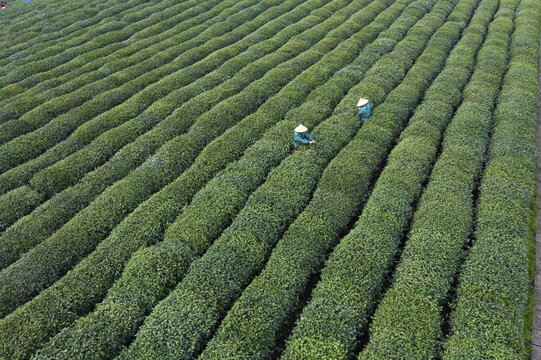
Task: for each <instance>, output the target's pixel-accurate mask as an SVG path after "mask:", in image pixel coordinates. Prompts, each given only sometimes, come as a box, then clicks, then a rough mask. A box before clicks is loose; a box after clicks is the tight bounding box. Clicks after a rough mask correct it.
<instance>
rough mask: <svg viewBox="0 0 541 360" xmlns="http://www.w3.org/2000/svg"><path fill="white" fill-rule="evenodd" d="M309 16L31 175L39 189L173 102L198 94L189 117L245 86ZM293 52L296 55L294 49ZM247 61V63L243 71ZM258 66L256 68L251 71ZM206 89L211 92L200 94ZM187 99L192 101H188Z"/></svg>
mask: <svg viewBox="0 0 541 360" xmlns="http://www.w3.org/2000/svg"><path fill="white" fill-rule="evenodd" d="M310 10H311V9H310V8H308V7H301V8H300V9H296V10H294V11H292V12H291V13H289V16H284V19H281V20H280V21H275V20H273V21H272V22H270V23H268V24H265V26H263V27H262V28H261V29H259V30H257V31H255V32H253V33H251V34H250V35H248V37H247V38H246V39H243V40H241V41H240V42H238V43H236V44H235V50H236V51H239V52H240V51H243V50H244V49H245V48H248V46H253V45H254V44H257V43H259V42H260V41H263V40H264V39H266V38H268V37H269V36H274V35H275V34H276V33H277V32H278V31H279V30H280V29H282V28H283V27H284V26H285V25H286V24H288V23H290V24H293V23H296V22H297V21H299V20H300V19H301V18H302V17H304V16H306V15H307V14H308V13H309V11H310ZM310 20H314V21H313V22H308V21H304V22H302V23H300V24H298V25H295V26H294V27H292V28H290V29H289V31H287V32H286V31H284V32H283V33H282V34H280V35H279V36H278V37H273V38H272V40H267V41H266V42H265V43H263V44H261V46H259V47H256V48H254V49H253V50H251V51H250V50H249V48H248V50H247V51H245V52H242V53H241V54H239V55H237V56H235V57H234V58H233V59H231V60H229V61H227V62H225V64H224V65H222V66H221V67H219V68H218V69H217V70H215V71H214V72H212V73H210V74H209V75H210V76H205V77H203V78H202V79H199V80H197V81H195V82H194V83H192V84H190V86H187V87H184V88H180V89H176V90H174V91H173V92H171V93H170V94H168V95H167V96H166V97H164V98H160V99H158V100H157V101H156V102H155V103H153V104H152V105H151V106H150V107H149V108H147V109H146V110H145V111H143V113H142V114H141V115H140V116H138V117H135V118H134V119H132V120H130V121H127V122H125V123H124V124H122V125H121V126H119V127H117V128H113V129H111V130H109V131H107V132H105V133H103V134H102V135H100V136H99V137H98V138H97V139H96V140H94V141H93V142H92V143H90V144H89V145H87V146H85V147H84V148H83V149H81V150H79V151H77V152H76V153H74V154H72V155H71V156H69V157H67V158H65V159H63V160H61V161H59V162H57V163H55V164H54V165H51V166H50V167H48V168H46V169H44V170H42V171H40V172H39V173H37V174H35V175H34V176H33V177H32V179H31V180H30V185H31V187H32V188H34V189H39V190H38V191H40V192H42V193H44V194H46V196H51V195H52V194H54V193H56V192H59V191H61V190H62V189H64V188H65V187H67V186H69V185H72V184H75V183H77V182H78V181H79V179H80V178H81V177H82V176H83V175H84V174H85V173H87V172H88V171H90V170H92V169H94V168H96V167H97V166H99V165H101V164H102V163H103V162H105V161H106V160H107V159H108V158H110V157H111V156H113V155H114V154H115V153H116V152H118V151H119V150H120V149H121V148H122V147H124V146H125V145H126V144H128V143H129V142H131V141H134V140H135V138H137V137H138V136H139V135H141V133H143V132H146V131H148V130H150V128H152V127H153V126H154V125H155V121H159V120H161V119H163V118H164V117H166V116H168V115H170V114H171V113H172V112H173V110H174V109H175V108H178V107H179V106H181V105H183V103H185V102H186V101H188V100H189V99H190V98H193V97H196V96H197V95H199V98H198V99H197V100H195V101H194V102H192V103H190V105H192V104H193V103H197V108H195V107H194V108H193V110H190V111H189V114H188V115H189V116H188V117H191V118H192V119H194V120H195V118H196V117H197V116H199V115H201V114H202V113H203V112H204V111H205V110H206V109H209V108H211V107H212V106H213V105H214V104H215V103H217V102H219V101H221V100H223V99H225V98H226V97H228V96H231V95H234V94H235V93H237V92H239V91H241V90H242V89H243V88H244V87H246V86H248V85H249V84H250V83H251V82H253V81H255V80H257V78H258V77H260V76H262V75H263V73H262V72H261V70H262V68H263V66H268V65H266V64H265V62H266V61H268V60H261V61H258V62H256V60H258V59H259V58H261V57H263V56H264V55H267V54H268V53H272V52H274V51H277V50H278V47H279V46H282V45H283V44H284V43H285V42H286V41H287V40H288V39H289V37H291V36H294V35H296V34H297V33H298V32H300V31H302V30H306V29H307V28H309V27H310V26H314V25H315V24H316V21H315V20H317V19H310ZM285 33H287V35H288V36H286V34H285ZM278 51H279V52H280V53H282V52H283V53H287V52H288V51H289V49H287V47H286V48H285V49H284V50H278ZM290 56H292V54H291V55H290ZM273 57H274V56H273ZM253 62H256V63H253ZM262 64H263V65H262ZM246 65H249V66H248V67H247V68H246V69H245V70H242V71H241V69H242V68H243V67H244V66H246ZM255 69H257V70H258V71H257V72H256V71H253V70H255ZM267 69H268V70H270V69H271V67H270V66H268V68H267ZM239 71H240V72H239ZM231 74H235V75H234V76H233V77H232V78H231V79H229V80H228V81H225V82H224V77H225V76H224V75H229V76H231ZM220 75H221V76H220ZM209 79H210V80H209ZM220 84H221V85H220ZM166 85H167V83H166ZM218 85H220V86H218ZM155 86H161V88H160V91H163V90H164V89H163V85H162V84H161V82H158V83H156V84H155ZM213 87H215V88H214V89H212V91H208V90H210V89H211V88H213ZM205 91H207V92H206V93H204V94H201V93H202V92H205ZM200 94H201V95H200ZM186 105H187V106H188V104H186ZM192 107H193V106H192ZM180 111H181V110H180V109H179V111H177V113H176V114H175V115H176V116H175V117H177V118H178V116H179V112H180ZM149 117H150V118H151V119H152V118H154V119H153V120H154V121H148V118H149ZM184 123H185V124H184V129H185V130H187V127H186V126H189V125H191V124H192V123H193V122H190V121H189V119H186V118H184ZM177 130H178V131H179V132H180V131H182V130H181V129H177ZM175 135H178V134H175ZM172 137H173V136H170V137H169V138H162V140H163V142H164V143H165V141H167V140H170V138H172ZM149 155H150V154H149Z"/></svg>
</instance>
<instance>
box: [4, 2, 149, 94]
mask: <svg viewBox="0 0 541 360" xmlns="http://www.w3.org/2000/svg"><path fill="white" fill-rule="evenodd" d="M142 5H143V4H142V2H141V0H131V1H126V2H125V3H122V4H119V5H115V6H111V7H109V8H107V9H106V10H105V11H99V12H98V13H96V14H82V13H81V12H82V11H85V10H86V9H81V8H79V9H78V10H77V11H74V12H71V13H69V14H68V15H65V14H62V15H61V17H62V18H68V19H69V20H68V21H67V22H66V21H62V22H60V23H59V22H53V24H50V25H49V26H48V27H47V28H46V29H42V31H41V32H42V34H41V35H40V37H39V40H40V41H39V43H37V44H36V43H34V42H30V41H29V42H25V43H23V44H19V46H16V47H14V48H7V49H2V50H1V51H0V58H4V57H7V56H6V55H7V54H8V53H9V54H10V55H9V60H10V62H9V63H8V64H6V68H5V69H4V70H7V71H9V70H11V69H13V68H16V67H18V66H22V65H26V64H29V63H31V62H32V61H36V60H39V59H45V58H49V57H52V56H53V55H56V54H58V53H60V52H62V51H63V50H65V49H67V47H65V45H66V44H67V43H70V45H71V46H79V45H81V43H83V42H84V40H83V41H81V40H79V38H80V37H81V35H82V34H83V32H84V31H85V30H88V29H85V27H89V26H94V25H96V24H97V23H100V27H101V24H106V23H109V22H115V23H117V24H118V25H120V26H122V27H124V26H126V25H128V23H126V22H122V21H121V19H123V18H124V16H126V15H128V14H130V13H133V12H135V11H140V10H142V8H143V6H142ZM74 18H78V19H81V23H79V24H78V26H73V23H74V22H75V21H73V20H74ZM49 23H50V21H49ZM83 24H84V25H83ZM25 31H32V29H28V30H25ZM21 45H22V46H21ZM2 55H3V56H2ZM0 94H1V91H0ZM2 99H4V98H2Z"/></svg>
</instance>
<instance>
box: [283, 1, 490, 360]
mask: <svg viewBox="0 0 541 360" xmlns="http://www.w3.org/2000/svg"><path fill="white" fill-rule="evenodd" d="M461 3H462V2H461ZM440 4H441V5H443V6H444V8H446V5H444V4H442V3H440V2H438V4H437V5H436V7H435V9H436V10H437V7H438V6H439V5H440ZM467 4H468V5H469V7H466V8H464V6H457V7H456V9H457V10H455V11H459V10H458V9H461V10H460V11H464V9H466V11H468V12H469V14H471V13H472V12H473V9H474V7H475V5H476V2H475V1H471V2H468V3H467ZM496 6H497V1H494V2H493V4H492V8H489V9H487V10H485V11H482V12H476V14H475V15H474V17H473V19H472V23H480V24H484V27H486V26H487V24H488V22H489V21H490V19H491V18H492V14H493V13H494V11H495V10H496ZM440 9H441V8H440ZM450 16H451V15H450ZM442 17H443V18H444V17H445V14H444V15H442ZM453 17H454V16H453ZM441 21H443V19H442V20H441ZM465 25H466V24H465V23H464V24H463V26H465ZM435 26H436V27H437V25H435ZM453 27H454V25H453ZM445 28H446V27H445V25H444V26H443V27H441V28H440V29H445ZM483 31H486V30H484V28H483ZM439 35H440V32H439V31H437V32H436V34H435V35H434V37H433V39H431V40H430V41H429V42H428V45H427V47H426V50H425V52H424V53H423V54H422V55H421V56H420V57H419V59H418V60H417V61H416V63H415V65H414V66H413V68H412V69H411V70H410V71H409V72H408V75H407V76H406V78H405V79H404V81H402V83H401V85H399V86H398V87H397V88H396V89H395V90H393V91H392V92H391V93H390V94H389V96H388V97H387V100H386V103H389V104H388V105H386V104H385V103H384V104H383V105H381V106H380V107H379V108H378V110H380V111H379V112H377V113H375V114H374V119H373V120H372V119H371V120H370V121H369V122H368V123H367V124H366V129H368V128H369V126H368V125H371V124H373V125H377V126H378V127H380V126H382V125H383V126H384V128H386V129H388V130H387V131H392V132H396V128H397V127H398V126H399V125H398V124H396V123H395V124H394V126H393V124H392V120H393V119H395V118H396V115H394V114H400V113H402V115H401V116H403V117H404V118H407V117H409V115H408V113H407V112H405V113H404V112H403V111H402V110H401V108H405V109H408V111H412V110H409V109H413V108H414V107H415V103H414V101H415V100H416V99H415V97H402V96H398V94H404V93H405V92H404V91H403V90H405V89H406V90H408V91H410V92H411V93H412V94H419V97H420V96H422V93H423V91H422V90H423V86H425V87H426V86H428V85H426V84H428V83H430V81H419V80H423V79H422V78H420V77H419V76H420V75H423V74H424V76H425V77H427V79H428V80H430V78H431V77H433V76H435V75H436V74H437V72H439V70H438V69H441V68H442V67H443V65H444V61H445V55H444V54H447V53H448V52H449V49H450V48H451V47H452V46H453V44H454V43H455V41H456V38H455V39H453V38H449V37H448V36H447V35H446V34H445V33H444V34H443V36H441V37H440V36H439ZM472 35H475V37H474V38H476V39H478V41H477V42H476V43H473V44H472V45H473V47H472V48H471V50H470V52H469V54H468V56H469V57H471V58H475V55H476V52H477V49H478V48H479V46H480V44H481V42H482V37H478V36H477V35H476V34H475V33H474V32H472V31H471V30H470V28H468V29H466V30H465V31H464V36H463V38H462V39H464V41H467V39H469V38H470V37H471V36H472ZM457 37H458V34H457ZM442 38H443V39H446V40H445V41H440V39H442ZM462 42H463V41H462V40H460V42H459V44H462ZM435 48H439V49H441V50H439V51H434V49H435ZM453 52H454V50H453V51H452V52H451V56H450V58H453V56H452V54H453ZM435 53H439V54H441V55H440V56H439V58H435V57H434V55H433V54H435ZM429 61H432V62H433V65H432V68H433V69H434V70H433V71H434V72H433V73H432V74H429V73H427V72H426V69H427V67H426V66H425V64H426V63H427V62H429ZM417 65H420V68H421V69H422V71H415V70H416V69H417ZM455 66H457V65H456V64H454V63H453V62H450V61H449V60H448V61H447V63H446V64H445V67H444V69H443V71H442V72H441V73H440V75H439V76H438V77H437V78H436V79H435V81H434V82H433V83H432V85H431V86H430V87H429V88H428V90H426V93H425V94H424V101H423V103H422V104H421V105H420V106H419V107H418V108H417V109H416V111H415V114H414V116H413V117H412V118H411V119H410V121H409V124H408V126H407V127H406V129H405V130H404V132H403V133H402V135H401V137H400V140H399V143H398V144H397V146H396V147H395V148H394V149H393V151H392V152H391V153H390V155H389V158H388V160H387V165H386V166H385V168H384V170H383V172H382V174H381V175H380V177H379V178H378V180H377V182H376V185H375V188H374V190H373V191H372V195H371V196H370V198H369V200H368V202H367V204H366V206H365V208H364V210H363V213H362V215H361V217H360V218H359V220H358V221H357V223H356V225H355V228H354V229H353V230H352V231H351V232H350V233H349V234H348V235H347V236H346V237H345V238H344V239H343V240H342V241H341V242H340V244H339V245H338V246H337V247H336V249H335V250H334V252H333V253H332V254H331V256H330V258H329V260H328V262H327V265H326V267H325V268H324V269H323V272H322V279H321V281H320V282H319V283H318V285H317V286H316V288H315V289H314V290H313V292H312V299H311V301H310V302H309V304H308V305H307V306H306V307H305V309H304V311H303V312H302V315H301V317H300V320H299V321H298V322H297V324H296V327H295V328H294V329H293V332H292V335H291V338H290V340H289V342H288V345H287V347H286V350H285V352H284V356H283V357H284V358H292V359H297V358H303V356H306V354H311V353H313V352H315V351H317V349H313V348H312V347H319V346H332V347H335V348H339V349H343V351H344V357H343V358H346V357H347V356H348V354H349V356H350V355H351V352H352V351H353V350H354V349H355V346H356V344H357V341H358V337H359V336H360V334H361V332H364V331H365V329H366V325H367V323H368V320H369V317H370V314H371V312H372V311H373V309H374V308H375V306H376V304H377V299H378V297H379V295H380V293H381V289H382V287H383V284H384V282H385V281H386V280H387V276H388V271H389V269H390V267H391V265H392V263H393V259H394V257H395V255H396V253H397V251H398V245H399V243H400V239H401V237H402V234H403V232H404V231H405V229H406V228H407V225H408V223H409V219H411V216H412V214H413V206H414V205H415V201H416V199H417V198H418V197H419V195H420V192H421V189H422V184H423V182H424V181H425V179H426V178H427V176H428V174H429V172H430V168H431V166H432V163H433V161H434V158H435V157H436V154H437V150H438V146H439V142H440V138H441V132H442V131H443V129H445V127H446V125H447V123H448V122H449V120H450V118H451V116H452V110H453V107H454V106H457V105H458V102H457V101H456V100H454V99H453V98H452V97H451V96H445V95H446V94H447V93H449V94H452V93H454V92H456V91H457V90H458V92H459V93H460V91H461V89H462V88H463V87H464V86H465V84H466V82H467V78H466V79H463V82H462V83H458V84H457V86H458V89H454V88H453V86H452V85H453V83H450V84H448V83H447V79H448V78H449V75H450V74H452V73H453V72H454V71H455V69H456V68H455ZM429 68H430V67H428V69H429ZM410 84H416V87H417V88H416V87H414V86H411V85H410ZM444 84H446V86H443V85H444ZM397 90H398V91H397ZM441 91H447V93H443V94H441ZM442 95H443V96H442ZM442 98H443V99H445V100H446V102H445V103H443V104H444V106H443V107H442V102H441V101H440V99H442ZM459 100H460V99H459ZM393 103H394V104H395V105H399V104H400V105H401V106H398V107H397V106H390V105H392V104H393ZM436 110H437V111H436ZM434 112H435V113H434ZM371 137H372V135H371ZM375 158H376V159H381V155H380V154H375ZM409 295H411V294H409ZM406 312H407V311H406ZM399 315H400V314H397V317H398V316H399ZM397 325H398V324H397V323H395V324H394V327H396V326H397ZM394 327H393V328H394ZM393 328H391V330H390V331H392V329H393ZM389 334H390V333H389ZM315 358H317V357H315ZM322 358H325V356H324V355H323V356H322Z"/></svg>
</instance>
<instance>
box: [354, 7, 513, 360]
mask: <svg viewBox="0 0 541 360" xmlns="http://www.w3.org/2000/svg"><path fill="white" fill-rule="evenodd" d="M518 3H519V1H518V0H501V1H500V7H499V9H498V12H497V13H496V15H495V16H494V20H493V21H492V23H491V24H490V26H489V28H488V32H487V36H486V39H485V43H484V45H483V47H482V48H481V50H480V51H479V54H478V55H477V64H476V67H475V72H474V73H473V75H472V77H471V80H470V82H469V84H468V85H467V86H466V88H465V89H464V91H463V95H462V104H461V105H460V107H459V108H458V110H457V111H456V114H455V116H454V117H453V119H452V120H451V122H450V124H449V126H448V128H447V130H446V131H445V133H444V139H443V144H442V150H441V154H440V155H439V157H438V160H437V161H436V163H435V164H434V167H433V170H432V173H431V175H430V179H429V182H428V185H427V186H426V188H425V189H424V191H423V195H422V197H421V199H420V201H419V206H418V208H417V210H416V211H415V214H414V216H413V222H412V225H411V230H410V231H409V234H408V239H407V242H406V245H405V248H404V250H403V251H402V255H401V257H400V262H399V263H398V266H397V268H396V271H395V273H394V276H393V283H392V286H391V287H390V289H389V290H388V291H387V292H386V293H385V295H384V296H383V298H382V300H381V301H380V302H379V304H378V307H377V309H376V313H375V315H374V317H373V319H372V324H371V325H370V341H369V343H368V344H367V346H366V347H365V349H364V350H363V352H362V353H361V354H360V356H359V359H382V358H386V357H391V356H397V357H401V358H406V359H413V358H423V359H428V358H434V357H436V356H437V355H438V353H439V349H440V339H442V338H443V332H442V323H443V321H444V319H443V313H442V312H443V309H442V305H443V304H444V303H445V302H446V300H447V299H446V297H447V294H448V293H449V291H451V287H452V284H453V280H454V279H455V277H456V273H457V271H458V269H459V266H460V260H461V258H462V257H463V255H464V254H463V252H464V250H463V248H464V247H465V246H466V245H467V242H468V240H469V236H470V233H471V230H472V227H473V214H474V211H475V210H474V205H475V204H474V191H475V189H476V188H477V186H478V180H479V176H480V174H481V171H482V168H483V163H484V160H485V154H486V152H487V150H488V147H489V143H490V135H491V128H492V112H493V110H494V107H495V103H496V100H497V99H498V93H499V91H500V81H501V79H502V78H503V76H504V74H505V70H506V67H507V58H508V48H509V44H510V38H511V34H512V32H513V17H514V13H515V9H516V8H517V6H518Z"/></svg>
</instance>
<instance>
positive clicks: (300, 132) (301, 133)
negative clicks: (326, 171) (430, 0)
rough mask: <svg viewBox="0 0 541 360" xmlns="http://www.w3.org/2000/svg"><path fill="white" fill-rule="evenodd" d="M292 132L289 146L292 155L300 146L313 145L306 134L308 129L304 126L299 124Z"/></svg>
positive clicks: (310, 137) (309, 136)
mask: <svg viewBox="0 0 541 360" xmlns="http://www.w3.org/2000/svg"><path fill="white" fill-rule="evenodd" d="M293 131H294V133H293V144H291V153H292V154H293V153H294V152H295V151H296V150H297V148H298V147H299V146H301V145H302V144H315V143H316V141H315V140H314V138H313V137H312V135H310V133H309V132H308V129H307V128H306V126H304V125H303V124H299V126H297V127H296V128H295V130H293Z"/></svg>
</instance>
